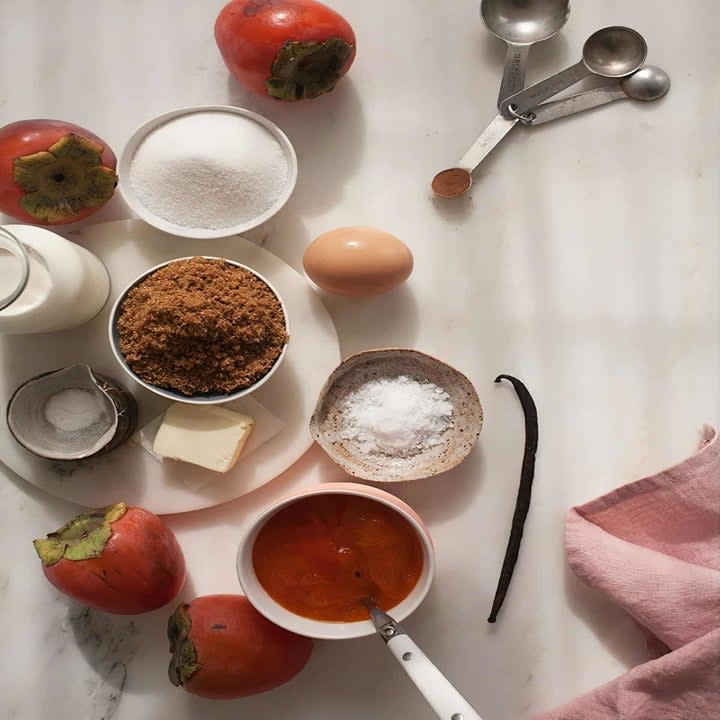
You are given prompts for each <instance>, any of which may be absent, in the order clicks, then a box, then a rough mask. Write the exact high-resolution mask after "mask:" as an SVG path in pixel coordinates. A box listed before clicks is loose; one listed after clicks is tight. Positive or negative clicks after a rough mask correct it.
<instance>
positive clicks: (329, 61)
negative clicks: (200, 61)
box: [215, 0, 355, 101]
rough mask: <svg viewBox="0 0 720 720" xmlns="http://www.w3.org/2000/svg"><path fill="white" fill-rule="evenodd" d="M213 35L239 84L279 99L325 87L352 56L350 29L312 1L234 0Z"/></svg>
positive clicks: (347, 65) (303, 95)
mask: <svg viewBox="0 0 720 720" xmlns="http://www.w3.org/2000/svg"><path fill="white" fill-rule="evenodd" d="M215 40H216V41H217V45H218V48H219V49H220V53H221V54H222V56H223V59H224V60H225V64H226V65H227V66H228V69H229V70H230V72H231V73H232V74H233V75H234V76H235V77H236V78H237V80H238V81H239V82H240V83H242V84H243V85H244V86H245V87H247V88H248V89H249V90H252V91H253V92H255V93H257V94H259V95H265V96H268V97H272V98H277V99H278V100H288V101H295V100H305V99H309V98H314V97H317V96H318V95H322V94H323V93H326V92H329V91H330V90H332V89H333V88H334V87H335V85H336V83H337V81H338V80H339V79H340V78H341V77H342V76H343V75H345V73H346V72H347V71H348V70H349V69H350V66H351V65H352V62H353V60H354V59H355V33H354V32H353V29H352V28H351V27H350V25H349V23H348V22H347V20H345V18H343V17H342V15H340V14H338V13H337V12H335V11H334V10H332V9H331V8H329V7H327V6H326V5H323V4H322V3H319V2H316V0H232V1H231V2H230V3H228V4H227V5H226V6H225V7H224V8H223V9H222V11H221V12H220V14H219V15H218V18H217V21H216V22H215Z"/></svg>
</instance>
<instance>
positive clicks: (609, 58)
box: [500, 26, 647, 117]
mask: <svg viewBox="0 0 720 720" xmlns="http://www.w3.org/2000/svg"><path fill="white" fill-rule="evenodd" d="M646 56H647V43H646V42H645V39H644V38H643V36H642V35H640V33H639V32H637V31H635V30H631V29H630V28H626V27H620V26H612V27H606V28H603V29H602V30H598V31H597V32H594V33H593V34H592V35H591V36H590V37H589V38H588V39H587V40H586V41H585V45H583V56H582V60H580V62H578V63H576V64H575V65H571V66H570V67H569V68H565V70H561V71H560V72H559V73H557V74H555V75H551V76H550V77H549V78H546V79H545V80H541V81H540V82H539V83H535V85H530V87H527V88H525V90H522V91H521V92H519V93H516V94H515V95H512V96H510V97H509V98H505V99H504V100H503V101H502V102H501V103H500V112H501V113H502V114H503V115H505V116H506V117H518V116H520V115H524V114H525V113H526V112H527V111H528V110H530V109H531V108H533V107H537V106H538V105H539V104H540V103H542V102H543V101H545V100H547V99H548V98H551V97H552V96H553V95H557V94H558V93H559V92H561V91H562V90H565V88H569V87H570V86H571V85H574V84H575V83H576V82H579V81H580V80H582V79H583V78H586V77H589V76H590V75H600V76H602V77H607V78H623V77H627V76H628V75H632V74H633V73H634V72H635V71H636V70H638V69H639V68H641V67H642V64H643V63H644V62H645V57H646Z"/></svg>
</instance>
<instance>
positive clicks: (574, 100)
mask: <svg viewBox="0 0 720 720" xmlns="http://www.w3.org/2000/svg"><path fill="white" fill-rule="evenodd" d="M668 90H670V76H669V75H668V74H667V73H666V72H665V71H664V70H662V69H661V68H659V67H655V66H654V65H645V67H642V68H640V70H638V71H637V72H636V73H633V74H632V75H631V76H630V77H626V78H624V79H623V80H622V81H621V82H619V83H614V84H612V85H604V86H603V87H599V88H595V89H594V90H588V91H587V92H582V93H579V94H577V95H573V96H572V97H569V98H565V99H564V100H554V101H552V102H548V103H545V104H543V105H538V107H536V108H534V109H533V110H531V111H530V112H529V113H528V115H527V120H523V123H524V124H525V125H542V124H543V123H546V122H550V121H551V120H557V119H558V118H561V117H566V116H567V115H574V114H575V113H579V112H582V111H583V110H590V109H591V108H594V107H599V106H600V105H605V104H607V103H611V102H614V101H615V100H627V99H628V98H630V99H632V100H642V101H644V102H652V101H653V100H659V99H660V98H661V97H664V96H665V95H666V94H667V92H668Z"/></svg>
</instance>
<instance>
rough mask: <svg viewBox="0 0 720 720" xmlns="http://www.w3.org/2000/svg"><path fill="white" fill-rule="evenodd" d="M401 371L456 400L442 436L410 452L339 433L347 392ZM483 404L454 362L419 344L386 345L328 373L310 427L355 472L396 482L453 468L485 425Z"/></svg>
mask: <svg viewBox="0 0 720 720" xmlns="http://www.w3.org/2000/svg"><path fill="white" fill-rule="evenodd" d="M401 375H405V376H407V377H410V378H413V379H415V380H417V381H419V382H430V383H433V384H434V385H437V386H438V387H439V388H442V389H443V390H444V391H445V392H446V393H447V394H448V395H449V396H450V400H451V402H452V405H453V417H452V426H451V427H449V428H448V429H447V430H446V431H445V432H444V433H443V442H442V443H441V444H439V445H436V446H434V447H428V448H425V449H423V450H421V451H420V452H418V453H416V454H415V455H411V456H408V457H392V456H390V455H385V454H380V453H377V454H370V453H367V452H363V451H362V450H361V448H360V446H359V444H358V443H357V442H356V441H354V440H348V439H346V438H343V437H342V436H341V432H340V429H341V427H342V413H343V405H344V403H345V399H346V398H347V396H348V395H349V394H350V393H352V392H354V391H356V390H358V388H360V387H361V386H362V385H363V384H365V383H366V382H369V381H371V380H376V379H378V378H396V377H399V376H401ZM482 420H483V413H482V405H481V404H480V399H479V398H478V396H477V392H476V391H475V388H474V387H473V385H472V383H471V382H470V380H468V379H467V377H465V375H463V374H462V373H461V372H459V371H457V370H455V368H452V367H450V366H449V365H446V364H445V363H444V362H441V361H440V360H437V359H436V358H434V357H431V356H430V355H425V353H421V352H418V351H417V350H406V349H401V348H388V349H386V350H368V351H367V352H361V353H358V354H357V355H353V356H351V357H349V358H348V359H347V360H345V361H344V362H343V363H342V364H341V365H339V366H338V367H337V368H336V369H335V370H334V371H333V372H332V374H331V375H330V377H329V379H328V381H327V382H326V383H325V387H323V389H322V390H321V392H320V397H319V399H318V403H317V406H316V408H315V412H314V413H313V416H312V418H311V419H310V432H311V433H312V436H313V438H314V439H315V440H316V441H317V442H318V443H319V444H320V445H321V446H322V448H323V449H324V450H325V452H326V453H327V454H328V455H329V456H330V457H331V458H332V459H333V460H334V461H335V462H336V463H337V464H338V465H340V466H341V467H342V468H343V469H345V470H346V471H347V472H348V473H350V474H351V475H353V476H354V477H356V478H361V479H363V480H372V481H374V482H398V481H402V480H417V479H419V478H424V477H430V476H432V475H437V474H438V473H441V472H445V471H446V470H450V468H453V467H455V466H456V465H458V464H459V463H460V462H462V461H463V460H464V459H465V457H466V456H467V455H468V453H469V452H470V450H472V448H473V445H475V442H476V441H477V438H478V435H479V434H480V430H481V428H482Z"/></svg>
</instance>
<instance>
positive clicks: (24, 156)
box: [0, 120, 117, 225]
mask: <svg viewBox="0 0 720 720" xmlns="http://www.w3.org/2000/svg"><path fill="white" fill-rule="evenodd" d="M116 166H117V159H116V158H115V154H114V153H113V151H112V150H111V149H110V148H109V147H108V145H107V143H106V142H105V141H104V140H101V139H100V138H99V137H98V136H97V135H95V134H94V133H91V132H90V131H89V130H85V129H84V128H81V127H79V126H78V125H73V124H72V123H68V122H63V121H61V120H21V121H20V122H14V123H11V124H10V125H6V126H5V127H4V128H1V129H0V211H1V212H4V213H6V214H8V215H11V216H12V217H14V218H17V219H18V220H23V221H24V222H28V223H32V224H34V225H62V224H65V223H71V222H76V221H78V220H82V219H83V218H86V217H88V216H89V215H92V214H93V213H94V212H97V211H98V210H99V209H100V208H101V207H102V206H103V205H104V204H105V203H106V202H107V201H108V200H109V199H110V198H111V197H112V195H113V193H114V192H115V186H116V185H117V175H116V174H115V168H116Z"/></svg>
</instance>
